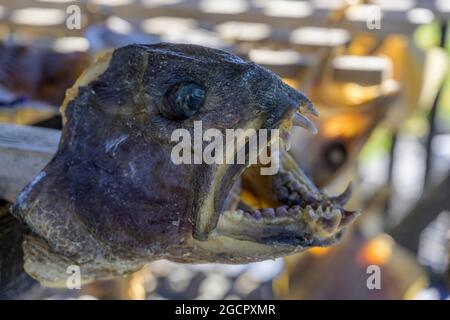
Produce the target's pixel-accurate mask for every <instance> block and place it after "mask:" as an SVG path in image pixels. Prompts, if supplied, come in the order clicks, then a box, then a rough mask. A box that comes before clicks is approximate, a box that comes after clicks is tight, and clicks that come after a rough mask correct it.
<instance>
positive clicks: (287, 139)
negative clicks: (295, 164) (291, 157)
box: [281, 130, 292, 151]
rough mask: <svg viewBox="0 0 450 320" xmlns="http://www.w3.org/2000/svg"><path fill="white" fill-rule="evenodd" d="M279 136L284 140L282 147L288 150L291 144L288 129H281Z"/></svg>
mask: <svg viewBox="0 0 450 320" xmlns="http://www.w3.org/2000/svg"><path fill="white" fill-rule="evenodd" d="M281 138H282V139H283V141H284V148H285V149H286V151H289V150H290V149H291V145H292V138H291V134H290V133H289V132H288V131H284V130H283V131H282V132H281Z"/></svg>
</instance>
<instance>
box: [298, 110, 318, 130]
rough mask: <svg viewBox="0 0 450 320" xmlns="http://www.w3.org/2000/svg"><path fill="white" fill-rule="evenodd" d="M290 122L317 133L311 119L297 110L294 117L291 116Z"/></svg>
mask: <svg viewBox="0 0 450 320" xmlns="http://www.w3.org/2000/svg"><path fill="white" fill-rule="evenodd" d="M292 123H293V125H294V126H297V127H302V128H305V129H306V130H308V131H310V132H311V133H312V134H317V132H318V131H317V128H316V126H315V125H314V123H312V121H311V120H309V119H308V118H307V117H305V116H304V115H302V114H300V113H298V112H295V113H294V117H293V118H292Z"/></svg>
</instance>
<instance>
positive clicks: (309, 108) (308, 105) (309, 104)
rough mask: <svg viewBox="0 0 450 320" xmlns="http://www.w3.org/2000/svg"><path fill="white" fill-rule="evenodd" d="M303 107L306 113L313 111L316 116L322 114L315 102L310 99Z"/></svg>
mask: <svg viewBox="0 0 450 320" xmlns="http://www.w3.org/2000/svg"><path fill="white" fill-rule="evenodd" d="M302 107H304V108H305V113H311V114H312V115H314V116H316V117H318V116H319V114H320V113H319V111H318V110H317V109H316V107H314V104H313V103H312V102H311V101H309V100H308V101H307V102H306V103H305V104H304V105H303V106H302Z"/></svg>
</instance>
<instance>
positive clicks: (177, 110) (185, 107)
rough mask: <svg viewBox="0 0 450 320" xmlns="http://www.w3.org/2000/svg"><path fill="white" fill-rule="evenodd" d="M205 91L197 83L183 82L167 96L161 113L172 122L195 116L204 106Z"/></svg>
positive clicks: (171, 89) (175, 86)
mask: <svg viewBox="0 0 450 320" xmlns="http://www.w3.org/2000/svg"><path fill="white" fill-rule="evenodd" d="M204 101H205V90H204V89H203V87H202V86H201V85H199V84H198V83H195V82H181V83H177V84H176V85H174V86H172V87H171V88H169V90H167V92H166V94H165V101H164V103H163V106H162V108H161V110H160V111H161V113H162V114H163V115H164V116H165V117H167V118H169V119H171V120H184V119H187V118H189V117H191V116H193V115H194V114H195V113H196V112H197V111H198V110H200V108H201V107H202V106H203V103H204Z"/></svg>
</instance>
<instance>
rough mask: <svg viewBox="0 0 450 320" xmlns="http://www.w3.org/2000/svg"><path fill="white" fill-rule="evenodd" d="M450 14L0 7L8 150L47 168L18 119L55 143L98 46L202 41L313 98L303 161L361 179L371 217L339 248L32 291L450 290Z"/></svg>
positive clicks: (338, 5)
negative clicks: (62, 110)
mask: <svg viewBox="0 0 450 320" xmlns="http://www.w3.org/2000/svg"><path fill="white" fill-rule="evenodd" d="M449 18H450V0H396V1H393V0H366V1H364V0H309V1H306V0H303V1H299V0H84V1H83V0H80V1H72V0H37V1H28V0H0V40H1V42H0V158H1V159H6V154H7V150H9V151H8V152H10V150H11V149H17V150H19V151H20V152H23V157H33V160H34V161H35V163H34V165H35V166H36V168H37V169H40V168H42V167H43V166H44V165H45V162H46V161H48V159H49V158H48V157H49V155H48V156H47V157H46V156H42V154H45V153H46V152H47V153H49V154H50V155H51V152H54V149H52V148H51V147H48V148H47V146H48V144H47V142H48V141H39V137H40V136H39V135H36V136H35V140H36V141H34V143H35V145H34V146H37V147H36V148H38V149H39V150H36V149H33V150H32V151H33V152H34V153H30V152H29V150H25V151H26V152H25V151H24V147H23V144H20V145H19V144H15V142H14V141H13V140H11V138H10V132H11V130H12V128H15V126H17V125H20V126H33V127H41V128H42V129H41V131H38V132H41V133H42V134H43V136H46V137H47V132H48V134H49V135H50V136H52V137H54V139H56V141H57V139H58V137H59V133H58V131H56V130H58V129H60V128H61V117H60V115H59V111H58V107H59V106H60V104H61V102H62V101H63V99H64V95H65V90H66V89H67V88H69V87H71V86H72V85H73V83H74V82H75V80H76V79H77V77H78V76H79V75H80V74H81V72H82V71H83V70H84V69H85V68H86V67H87V66H88V65H89V64H91V63H92V62H93V61H94V60H95V58H96V56H98V55H99V54H101V53H102V52H104V51H108V50H111V49H114V48H117V47H120V46H124V45H126V44H131V43H157V42H161V41H164V42H176V43H192V44H200V45H204V46H208V47H213V48H218V49H222V50H225V51H228V52H232V53H234V54H237V55H239V56H241V57H242V58H244V59H247V60H253V61H255V62H257V63H259V64H261V65H263V66H265V67H266V68H268V69H271V70H273V71H274V72H275V73H277V74H278V75H279V76H280V77H282V78H283V80H284V81H285V82H287V83H288V84H290V85H291V86H293V87H295V88H298V89H299V90H301V91H302V92H304V93H305V94H306V95H308V96H309V97H310V98H311V100H312V101H313V102H314V103H315V105H316V106H317V108H318V109H319V111H320V113H321V116H320V117H319V118H316V119H314V121H315V122H316V125H317V127H318V128H319V134H318V135H316V136H311V135H310V134H309V133H308V132H306V131H304V130H298V131H295V132H294V136H293V141H292V149H291V152H292V155H293V156H294V158H295V159H296V161H298V163H299V164H300V165H301V166H302V167H303V168H304V169H305V170H306V172H308V174H309V175H310V176H311V178H312V179H313V180H314V181H315V182H316V183H317V184H318V185H319V186H320V187H322V188H326V189H327V190H328V191H329V192H330V193H338V192H340V191H342V190H343V189H345V187H346V185H347V183H348V182H349V181H353V197H352V200H351V203H350V207H351V208H355V209H356V208H361V209H362V210H363V214H362V216H361V217H360V218H359V219H358V221H357V222H356V223H355V224H354V225H353V226H352V228H351V230H348V232H347V233H346V236H345V237H344V239H343V240H342V241H341V243H340V244H338V245H336V246H334V247H331V248H313V249H311V250H309V251H307V252H305V253H302V254H298V255H294V256H290V257H287V258H284V259H278V260H275V261H265V262H260V263H253V264H249V265H237V266H236V265H235V266H232V265H219V264H211V265H182V264H175V263H170V262H167V261H157V262H153V263H150V264H149V265H148V266H146V267H145V268H144V269H142V270H141V271H139V272H137V273H135V274H132V275H130V276H127V277H124V278H116V279H111V280H105V281H97V282H94V283H91V284H88V285H84V286H83V287H82V289H81V290H62V289H48V288H43V287H40V286H36V287H34V288H33V289H32V290H30V291H29V292H26V293H24V294H23V295H22V296H21V298H27V299H44V298H45V299H274V298H275V299H349V298H353V299H448V298H449V297H450V292H449V285H450V271H449V255H450V245H449V244H450V231H449V230H450V175H449V173H450V77H449V70H450V68H449V53H450V52H449V50H450V45H449V39H450V36H448V32H447V29H448V20H449ZM46 130H47V131H46ZM33 132H34V131H33ZM43 140H44V138H43ZM22 142H23V141H22ZM53 146H54V145H53ZM28 148H29V146H28ZM25 149H26V148H25ZM19 151H17V152H19ZM2 154H3V155H2ZM30 154H31V155H30ZM15 161H17V162H14V163H15V168H13V167H11V166H10V165H9V166H8V165H3V164H2V165H1V166H0V167H1V169H0V199H2V200H1V202H0V210H3V211H5V210H7V208H8V206H9V204H10V203H11V202H13V201H14V198H15V196H17V192H18V191H19V190H20V188H22V187H23V186H24V185H25V184H26V182H28V181H29V177H27V178H26V179H25V180H23V179H22V178H21V177H20V176H19V175H18V174H17V172H18V171H20V169H21V168H20V161H19V160H15ZM21 179H22V180H21ZM373 266H375V269H373ZM378 268H379V269H378ZM373 270H375V271H377V270H379V271H380V272H379V274H378V273H377V272H375V273H374V271H373ZM378 275H379V276H380V278H379V282H378V280H377V279H375V280H374V278H373V276H378ZM371 276H372V278H371ZM374 281H375V282H374Z"/></svg>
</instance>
